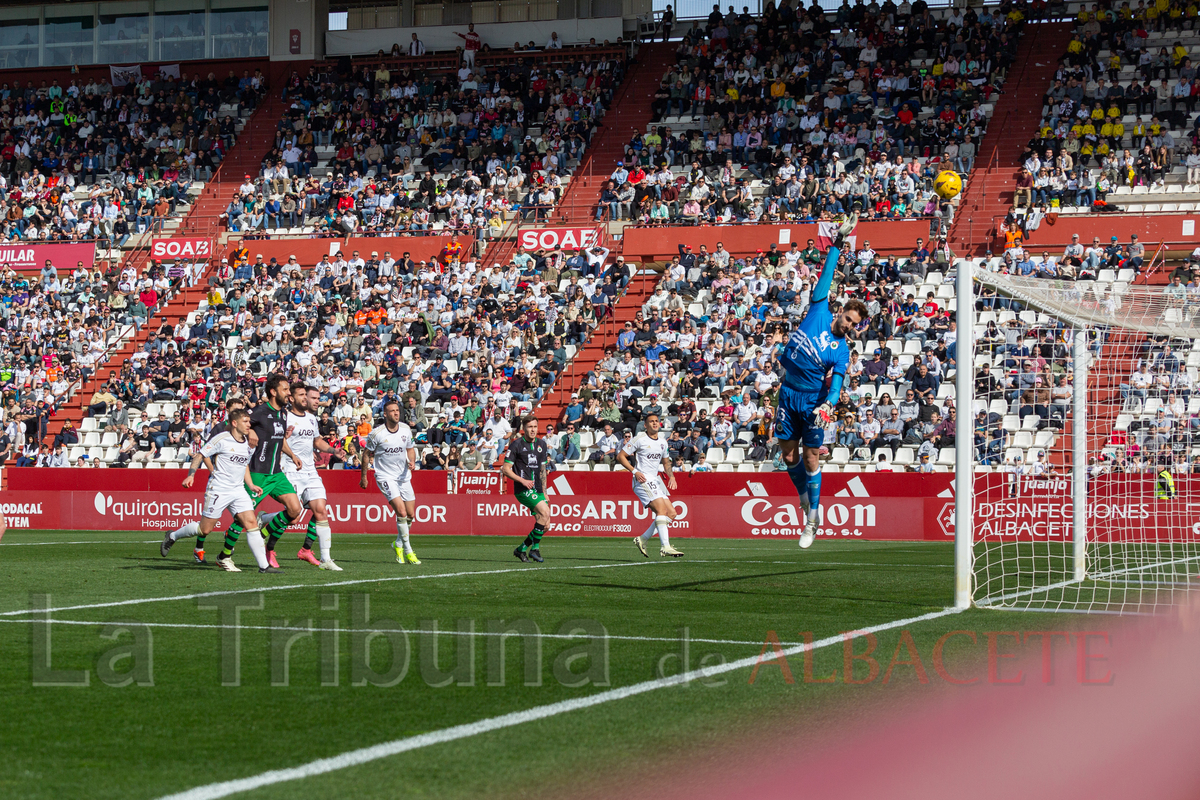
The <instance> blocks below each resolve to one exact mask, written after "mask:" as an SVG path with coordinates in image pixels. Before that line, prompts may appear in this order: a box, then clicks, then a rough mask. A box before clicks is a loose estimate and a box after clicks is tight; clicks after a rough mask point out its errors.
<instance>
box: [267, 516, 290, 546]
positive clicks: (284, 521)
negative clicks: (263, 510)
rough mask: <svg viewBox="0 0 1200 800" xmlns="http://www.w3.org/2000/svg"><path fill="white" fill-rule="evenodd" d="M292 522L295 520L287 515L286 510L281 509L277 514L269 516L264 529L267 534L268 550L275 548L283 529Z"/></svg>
mask: <svg viewBox="0 0 1200 800" xmlns="http://www.w3.org/2000/svg"><path fill="white" fill-rule="evenodd" d="M293 522H295V520H293V519H292V518H291V517H290V516H288V513H287V511H281V512H280V513H279V514H276V515H275V516H274V517H272V518H271V521H270V522H268V523H267V526H266V529H265V530H266V534H267V549H268V550H274V549H275V543H276V542H278V541H279V540H280V539H281V538H282V537H283V532H284V530H285V529H286V528H287V526H288V525H291V524H292V523H293Z"/></svg>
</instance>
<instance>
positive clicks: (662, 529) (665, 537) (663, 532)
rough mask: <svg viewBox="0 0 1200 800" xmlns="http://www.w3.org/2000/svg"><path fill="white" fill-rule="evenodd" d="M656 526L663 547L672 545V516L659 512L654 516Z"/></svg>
mask: <svg viewBox="0 0 1200 800" xmlns="http://www.w3.org/2000/svg"><path fill="white" fill-rule="evenodd" d="M654 527H655V529H656V530H657V531H658V539H659V541H661V542H662V546H663V547H670V546H671V532H670V530H669V529H670V527H671V518H670V517H668V516H667V515H666V514H659V515H658V516H657V517H655V518H654Z"/></svg>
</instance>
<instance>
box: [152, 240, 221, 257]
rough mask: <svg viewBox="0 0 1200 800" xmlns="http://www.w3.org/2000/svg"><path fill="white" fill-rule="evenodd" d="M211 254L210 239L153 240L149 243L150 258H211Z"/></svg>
mask: <svg viewBox="0 0 1200 800" xmlns="http://www.w3.org/2000/svg"><path fill="white" fill-rule="evenodd" d="M212 252H213V248H212V239H193V238H188V239H155V240H154V241H152V242H151V243H150V257H151V258H157V259H171V258H191V259H195V258H211V257H212Z"/></svg>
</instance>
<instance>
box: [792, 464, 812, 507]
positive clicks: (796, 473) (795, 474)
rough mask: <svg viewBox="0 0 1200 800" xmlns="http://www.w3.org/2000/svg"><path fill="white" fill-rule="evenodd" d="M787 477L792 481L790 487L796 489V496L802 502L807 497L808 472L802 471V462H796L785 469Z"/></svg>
mask: <svg viewBox="0 0 1200 800" xmlns="http://www.w3.org/2000/svg"><path fill="white" fill-rule="evenodd" d="M787 474H788V477H789V478H791V479H792V486H795V487H796V494H798V495H800V499H801V500H804V499H805V498H807V497H808V471H807V470H806V469H804V462H803V461H797V462H796V463H795V464H793V465H792V466H790V467H788V469H787Z"/></svg>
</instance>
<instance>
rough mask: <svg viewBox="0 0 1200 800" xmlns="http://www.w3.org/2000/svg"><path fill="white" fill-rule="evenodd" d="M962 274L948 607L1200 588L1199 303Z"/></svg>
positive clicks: (1100, 607) (1105, 606) (1149, 290)
mask: <svg viewBox="0 0 1200 800" xmlns="http://www.w3.org/2000/svg"><path fill="white" fill-rule="evenodd" d="M956 268H957V270H958V274H957V277H956V280H957V295H958V298H959V302H958V304H957V305H958V308H957V319H958V335H957V354H956V363H957V365H958V371H957V375H956V392H955V394H956V397H957V406H958V408H959V416H958V428H957V432H956V433H957V435H956V441H955V445H956V462H957V464H958V467H957V472H956V476H955V502H956V509H955V605H956V606H958V607H967V606H969V605H972V604H973V605H975V606H977V607H980V608H1006V609H1027V610H1062V611H1088V612H1100V613H1143V612H1153V611H1155V610H1156V609H1160V608H1162V607H1165V606H1168V605H1173V604H1175V603H1177V602H1178V601H1179V600H1180V599H1181V598H1182V596H1183V595H1184V593H1185V592H1187V591H1188V590H1189V589H1191V588H1192V586H1193V585H1197V586H1200V581H1197V580H1196V576H1197V573H1200V475H1197V476H1196V477H1195V478H1193V477H1192V476H1191V475H1190V472H1191V471H1192V468H1191V466H1190V465H1191V463H1192V461H1193V459H1196V458H1200V376H1198V374H1197V371H1198V370H1200V294H1196V295H1192V294H1189V293H1187V292H1180V291H1179V290H1178V289H1176V288H1172V289H1170V290H1169V291H1168V290H1167V289H1166V288H1165V287H1162V286H1141V285H1131V284H1130V283H1129V282H1127V281H1120V280H1117V279H1116V278H1117V274H1116V273H1109V272H1108V271H1103V272H1102V273H1101V280H1097V281H1079V282H1068V281H1060V280H1046V279H1037V278H1022V277H1017V276H1012V275H1003V274H999V273H994V272H990V271H987V269H986V267H983V266H982V265H976V264H975V263H973V262H971V261H969V260H965V259H964V260H961V261H959V262H958V263H957V265H956ZM976 289H979V291H980V292H982V295H981V294H980V293H979V292H977V291H976ZM981 298H982V300H983V305H984V306H985V307H984V308H983V309H982V310H981V311H979V312H977V311H976V307H975V306H976V301H980V300H981ZM977 384H978V385H977ZM980 388H982V389H983V390H984V391H985V392H986V394H983V393H981V392H980V391H977V390H978V389H980ZM981 411H982V412H983V416H982V417H981V416H980V415H979V413H980V412H981ZM977 433H980V434H981V437H982V445H981V444H980V442H979V441H978V440H977V439H976V434H977ZM1193 442H1195V444H1193ZM967 465H972V467H973V468H968V467H967ZM1198 469H1200V468H1198ZM1193 482H1194V483H1193ZM1193 499H1194V500H1195V502H1194V503H1193V502H1192V500H1193ZM1193 517H1194V519H1193Z"/></svg>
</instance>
